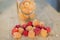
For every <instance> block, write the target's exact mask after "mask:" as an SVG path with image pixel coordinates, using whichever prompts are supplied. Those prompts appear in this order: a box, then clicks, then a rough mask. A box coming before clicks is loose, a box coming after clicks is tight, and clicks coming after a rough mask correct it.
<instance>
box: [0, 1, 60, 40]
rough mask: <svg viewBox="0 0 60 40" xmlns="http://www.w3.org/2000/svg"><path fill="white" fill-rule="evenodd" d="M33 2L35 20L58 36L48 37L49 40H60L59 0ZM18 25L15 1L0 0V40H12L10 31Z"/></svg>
mask: <svg viewBox="0 0 60 40" xmlns="http://www.w3.org/2000/svg"><path fill="white" fill-rule="evenodd" d="M20 1H23V0H20ZM35 2H36V4H37V9H36V14H37V18H38V19H40V21H43V22H45V24H47V25H49V26H50V27H51V28H52V29H53V30H54V33H55V34H58V35H59V36H58V37H56V36H52V37H49V40H60V0H35ZM18 23H19V22H18V17H17V6H16V0H0V40H13V38H12V36H11V30H12V28H13V27H14V25H16V24H18ZM24 40H25V38H24Z"/></svg>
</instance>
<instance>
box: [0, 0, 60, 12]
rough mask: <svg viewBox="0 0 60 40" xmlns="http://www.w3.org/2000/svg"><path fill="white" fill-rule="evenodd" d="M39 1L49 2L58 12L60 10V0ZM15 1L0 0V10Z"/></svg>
mask: <svg viewBox="0 0 60 40" xmlns="http://www.w3.org/2000/svg"><path fill="white" fill-rule="evenodd" d="M40 1H46V2H47V4H50V5H51V6H52V7H53V8H55V9H56V10H57V11H58V12H60V0H40ZM15 2H16V0H0V11H2V10H5V9H6V8H8V7H9V6H11V5H12V4H13V3H15Z"/></svg>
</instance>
